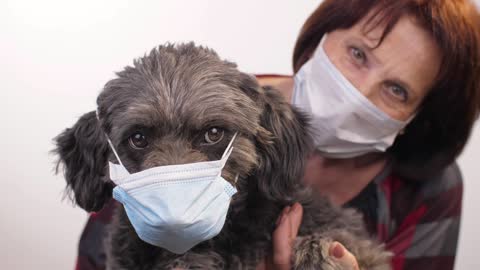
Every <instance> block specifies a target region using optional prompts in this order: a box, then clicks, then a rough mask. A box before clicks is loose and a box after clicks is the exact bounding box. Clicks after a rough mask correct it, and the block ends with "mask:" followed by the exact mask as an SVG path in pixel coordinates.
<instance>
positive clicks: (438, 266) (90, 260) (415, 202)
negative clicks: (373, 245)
mask: <svg viewBox="0 0 480 270" xmlns="http://www.w3.org/2000/svg"><path fill="white" fill-rule="evenodd" d="M462 188H463V185H462V177H461V175H460V171H459V169H458V167H457V165H456V164H453V165H452V166H450V167H448V168H446V169H445V170H444V171H442V172H441V173H439V174H438V176H437V177H436V178H435V179H425V180H424V181H409V180H407V179H403V178H402V177H400V176H397V175H395V174H393V173H391V170H390V168H389V167H387V168H386V169H385V170H384V171H383V172H382V173H380V174H379V175H378V176H377V177H376V178H375V179H374V181H372V183H371V184H370V185H369V186H368V187H367V188H365V190H364V191H362V192H361V193H360V194H359V195H358V196H357V198H355V199H353V200H352V201H351V202H350V203H349V204H348V206H351V207H355V208H357V209H358V210H359V211H361V212H363V213H364V216H365V219H366V223H367V227H368V228H369V231H370V232H371V233H372V235H376V236H377V237H378V239H379V240H381V241H382V242H384V243H386V246H387V248H388V249H389V250H390V251H392V252H393V253H394V254H395V255H394V257H393V260H392V266H393V269H394V270H417V269H422V270H448V269H453V266H454V261H455V253H456V249H457V240H458V233H459V227H460V214H461V206H462ZM115 207H121V205H120V204H119V203H117V202H116V201H114V200H113V199H112V200H111V201H110V202H109V203H108V204H107V205H106V206H105V207H104V208H103V209H102V210H101V211H100V212H98V213H94V214H91V215H90V217H89V219H88V222H87V225H86V227H85V230H84V231H83V233H82V236H81V238H80V244H79V253H78V259H77V263H76V268H75V269H76V270H100V269H105V252H104V248H103V241H102V239H103V238H104V236H105V234H106V229H107V228H108V226H107V225H108V223H109V222H110V220H111V217H112V214H113V210H114V208H115Z"/></svg>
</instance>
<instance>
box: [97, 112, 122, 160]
mask: <svg viewBox="0 0 480 270" xmlns="http://www.w3.org/2000/svg"><path fill="white" fill-rule="evenodd" d="M95 112H96V114H97V120H98V124H100V117H99V116H98V109H97V110H96V111H95ZM103 134H104V135H105V137H106V138H107V142H108V144H109V145H110V148H111V149H112V151H113V154H114V155H115V157H116V158H117V161H118V163H120V165H122V167H123V168H125V166H123V163H122V160H120V156H119V155H118V153H117V151H115V147H113V143H112V141H111V140H110V138H109V137H108V135H107V134H106V133H105V132H103ZM125 169H126V168H125Z"/></svg>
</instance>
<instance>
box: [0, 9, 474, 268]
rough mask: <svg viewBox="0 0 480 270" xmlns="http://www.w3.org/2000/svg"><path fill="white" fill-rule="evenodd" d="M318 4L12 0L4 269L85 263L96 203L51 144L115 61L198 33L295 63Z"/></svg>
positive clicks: (256, 60) (2, 59) (6, 39)
mask: <svg viewBox="0 0 480 270" xmlns="http://www.w3.org/2000/svg"><path fill="white" fill-rule="evenodd" d="M476 1H477V3H478V2H480V1H479V0H476ZM318 3H319V1H313V0H303V1H282V0H268V1H253V0H242V1H221V0H216V1H207V0H202V1H178V0H177V1H126V0H115V1H113V0H110V1H76V2H71V1H66V0H43V1H34V0H32V1H24V0H15V1H6V0H0V63H1V64H0V83H1V84H0V85H1V90H0V93H1V97H0V124H1V126H2V128H1V133H0V149H1V150H2V156H3V158H2V161H1V162H0V166H1V167H0V168H1V171H0V173H1V176H0V179H1V180H0V181H1V187H0V220H1V221H0V237H1V239H0V269H73V267H74V261H75V256H76V252H77V243H78V239H79V236H80V232H81V230H82V229H83V227H84V225H85V222H86V219H87V214H86V213H85V212H84V211H83V210H82V209H80V208H78V207H76V208H75V207H73V206H72V205H71V203H69V201H68V200H64V201H62V200H61V199H62V194H63V193H62V192H63V188H64V185H65V181H64V180H63V178H62V176H55V175H54V174H53V167H54V158H53V157H52V156H51V155H49V151H50V150H51V149H52V148H53V144H52V138H53V137H54V136H55V135H57V134H58V133H60V132H61V131H62V130H63V129H64V128H66V127H69V126H71V125H73V124H74V123H75V122H76V120H77V118H78V117H80V116H81V115H82V114H83V113H86V112H88V111H91V110H94V109H95V99H96V96H97V94H98V93H99V91H100V90H101V88H102V86H103V85H104V84H105V82H107V81H108V80H109V79H111V78H112V77H113V72H114V71H119V70H121V69H122V68H123V67H124V66H125V65H128V64H130V63H131V61H132V59H133V58H134V57H138V56H141V55H143V54H144V53H145V52H147V51H149V50H150V49H152V48H153V47H154V46H156V45H159V44H162V43H165V42H167V41H176V42H178V41H190V40H193V41H196V42H197V43H198V44H202V45H207V46H210V47H212V48H214V49H215V50H216V51H217V52H218V53H219V54H220V55H221V56H222V57H224V58H227V59H230V60H233V61H235V62H237V63H238V64H239V67H240V69H241V70H243V71H246V72H251V73H285V74H290V73H291V55H292V50H293V45H294V41H295V38H296V36H297V34H298V32H299V29H300V27H301V25H302V23H303V22H304V20H305V19H306V18H307V16H308V15H309V14H310V12H312V11H313V10H314V8H315V7H316V6H317V5H318ZM479 129H480V128H479V127H478V125H477V127H476V130H475V131H474V133H473V136H472V139H471V141H470V143H469V145H468V147H467V149H466V150H465V152H464V154H463V155H462V156H461V157H460V159H459V163H460V166H461V168H462V171H463V174H464V178H465V197H464V208H463V220H462V228H461V237H460V246H459V251H458V258H457V268H456V269H479V268H480V260H479V259H478V255H477V253H476V252H477V250H478V245H479V243H480V234H479V233H478V231H477V230H478V225H480V223H479V219H480V216H479V212H478V211H477V210H476V206H477V205H478V204H479V203H480V196H479V195H478V194H477V191H479V190H480V181H479V178H480V172H479V171H478V169H479V165H480V163H479V162H478V157H479V155H480V130H479ZM475 157H477V158H475Z"/></svg>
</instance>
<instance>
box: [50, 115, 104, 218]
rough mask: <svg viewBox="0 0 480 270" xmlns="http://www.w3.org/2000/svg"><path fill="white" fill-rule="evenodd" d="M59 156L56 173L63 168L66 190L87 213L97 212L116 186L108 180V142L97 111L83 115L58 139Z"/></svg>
mask: <svg viewBox="0 0 480 270" xmlns="http://www.w3.org/2000/svg"><path fill="white" fill-rule="evenodd" d="M54 141H55V144H56V149H55V150H54V152H55V153H56V154H57V155H58V156H59V160H58V164H57V173H58V169H59V166H60V165H63V172H64V175H65V180H66V181H67V187H66V191H67V193H68V194H69V195H71V193H72V192H73V194H74V198H73V197H72V196H70V197H71V198H72V200H74V201H75V203H76V204H78V205H79V206H80V207H82V208H83V209H85V210H86V211H98V210H100V209H101V208H102V207H103V205H104V204H105V202H106V201H107V200H108V199H109V198H111V196H112V189H113V185H112V184H111V183H110V182H109V181H108V178H105V171H106V165H107V161H108V153H109V150H108V142H107V140H106V137H105V135H104V134H103V132H102V130H101V129H100V124H99V122H98V120H97V118H96V114H95V111H93V112H89V113H86V114H84V115H83V116H82V117H81V118H80V119H79V120H78V122H77V123H76V124H75V125H74V126H73V127H72V128H67V129H66V130H65V131H64V132H62V133H61V134H60V135H58V136H57V137H56V138H55V139H54Z"/></svg>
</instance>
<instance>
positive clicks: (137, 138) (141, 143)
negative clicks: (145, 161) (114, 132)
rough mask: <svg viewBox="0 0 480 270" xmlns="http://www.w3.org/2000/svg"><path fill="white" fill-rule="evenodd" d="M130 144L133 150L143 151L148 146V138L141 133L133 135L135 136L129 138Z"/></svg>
mask: <svg viewBox="0 0 480 270" xmlns="http://www.w3.org/2000/svg"><path fill="white" fill-rule="evenodd" d="M128 143H129V144H130V146H131V147H132V148H133V149H143V148H145V147H147V145H148V141H147V138H146V137H145V135H143V134H142V133H140V132H135V133H133V135H132V136H130V138H128Z"/></svg>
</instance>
